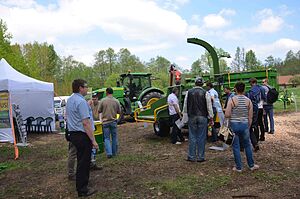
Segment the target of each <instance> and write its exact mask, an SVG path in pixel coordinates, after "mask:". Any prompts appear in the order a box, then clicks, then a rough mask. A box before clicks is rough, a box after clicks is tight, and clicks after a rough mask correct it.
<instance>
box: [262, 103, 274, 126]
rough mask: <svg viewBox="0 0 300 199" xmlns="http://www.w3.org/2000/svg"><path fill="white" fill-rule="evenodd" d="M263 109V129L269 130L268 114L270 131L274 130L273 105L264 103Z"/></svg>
mask: <svg viewBox="0 0 300 199" xmlns="http://www.w3.org/2000/svg"><path fill="white" fill-rule="evenodd" d="M264 110H265V115H264V123H265V131H266V132H268V130H269V125H268V116H269V119H270V132H274V112H273V105H265V106H264Z"/></svg>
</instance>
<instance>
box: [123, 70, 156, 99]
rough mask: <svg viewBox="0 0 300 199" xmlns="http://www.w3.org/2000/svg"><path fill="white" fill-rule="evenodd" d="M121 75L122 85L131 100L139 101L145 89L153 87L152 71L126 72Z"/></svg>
mask: <svg viewBox="0 0 300 199" xmlns="http://www.w3.org/2000/svg"><path fill="white" fill-rule="evenodd" d="M120 77H121V79H120V81H121V85H122V86H123V87H124V90H125V93H126V94H127V95H128V96H129V99H130V101H131V102H134V101H137V100H138V98H139V96H140V94H141V93H142V92H143V91H144V90H146V89H147V88H151V74H150V73H126V74H121V75H120Z"/></svg>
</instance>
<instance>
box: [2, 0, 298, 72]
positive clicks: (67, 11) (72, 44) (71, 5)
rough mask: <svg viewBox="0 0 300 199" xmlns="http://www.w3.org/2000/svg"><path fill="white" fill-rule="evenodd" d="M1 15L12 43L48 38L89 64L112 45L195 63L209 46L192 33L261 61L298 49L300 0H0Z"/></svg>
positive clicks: (185, 64)
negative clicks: (192, 41) (189, 40)
mask: <svg viewBox="0 0 300 199" xmlns="http://www.w3.org/2000/svg"><path fill="white" fill-rule="evenodd" d="M0 18H1V19H3V20H4V21H5V23H6V25H7V28H8V32H10V33H11V34H12V35H13V39H12V43H18V44H25V43H29V42H34V41H37V42H47V43H48V44H53V45H54V47H55V50H56V52H57V53H58V54H59V55H60V56H69V55H73V56H74V58H75V59H76V60H78V61H81V62H83V63H85V64H87V65H92V64H93V63H94V55H95V53H97V52H98V51H100V50H106V49H108V48H109V47H111V48H113V49H114V50H115V52H118V51H119V50H120V49H121V48H127V49H128V50H129V51H130V52H131V53H132V54H134V55H136V56H137V57H139V58H140V59H141V60H142V61H145V62H148V61H149V60H150V59H151V58H155V57H157V56H163V57H165V58H167V59H168V60H169V61H170V62H171V63H176V64H177V65H179V66H180V67H181V68H184V69H190V67H191V65H192V63H193V62H194V61H196V60H197V59H198V58H200V56H201V54H203V53H204V52H205V50H204V48H203V47H201V46H198V45H195V44H189V43H187V38H199V39H202V40H205V41H207V42H208V43H210V44H211V45H212V46H215V47H217V48H222V49H223V50H225V51H226V52H228V53H229V54H230V55H231V57H232V58H234V55H235V52H236V48H237V47H238V46H239V47H240V48H245V50H246V51H248V50H250V49H251V50H253V51H254V52H255V53H256V56H257V57H258V59H260V60H261V61H262V62H263V63H264V60H265V59H266V57H268V56H269V55H272V56H273V57H275V58H281V59H283V60H284V58H285V55H286V53H287V52H288V51H289V50H293V51H294V52H297V51H299V50H300V1H299V0H251V1H249V0H0ZM232 58H231V59H228V58H222V59H226V61H227V62H228V63H230V62H231V61H232Z"/></svg>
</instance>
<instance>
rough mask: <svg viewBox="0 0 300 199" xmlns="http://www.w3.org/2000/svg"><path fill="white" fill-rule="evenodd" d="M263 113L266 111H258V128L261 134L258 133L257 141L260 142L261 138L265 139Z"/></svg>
mask: <svg viewBox="0 0 300 199" xmlns="http://www.w3.org/2000/svg"><path fill="white" fill-rule="evenodd" d="M263 113H264V109H262V108H260V109H258V120H257V122H258V126H259V130H260V133H259V132H258V131H257V135H255V136H256V139H257V140H259V138H265V127H264V122H263Z"/></svg>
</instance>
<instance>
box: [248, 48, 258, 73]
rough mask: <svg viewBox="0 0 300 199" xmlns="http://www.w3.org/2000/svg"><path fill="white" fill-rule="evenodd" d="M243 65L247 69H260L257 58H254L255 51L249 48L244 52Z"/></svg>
mask: <svg viewBox="0 0 300 199" xmlns="http://www.w3.org/2000/svg"><path fill="white" fill-rule="evenodd" d="M245 67H246V70H247V71H249V70H257V69H260V68H259V67H260V63H259V60H258V59H257V58H256V55H255V52H254V51H253V50H249V51H248V52H246V57H245Z"/></svg>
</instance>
